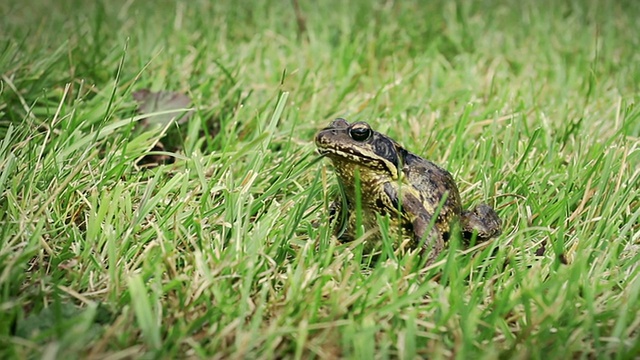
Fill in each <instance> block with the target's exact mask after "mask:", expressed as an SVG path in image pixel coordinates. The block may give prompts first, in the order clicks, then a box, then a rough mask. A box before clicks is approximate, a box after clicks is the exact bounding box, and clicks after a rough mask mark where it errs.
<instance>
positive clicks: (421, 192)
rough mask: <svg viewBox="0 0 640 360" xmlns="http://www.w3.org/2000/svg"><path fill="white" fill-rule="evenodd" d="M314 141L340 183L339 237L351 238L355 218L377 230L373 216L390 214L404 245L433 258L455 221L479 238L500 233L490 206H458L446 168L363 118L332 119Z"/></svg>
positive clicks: (468, 235) (334, 206)
mask: <svg viewBox="0 0 640 360" xmlns="http://www.w3.org/2000/svg"><path fill="white" fill-rule="evenodd" d="M315 143H316V146H317V148H318V152H319V153H320V154H321V155H323V156H326V157H327V158H329V159H330V160H331V162H332V163H333V167H334V168H335V173H336V175H337V177H338V180H339V182H340V185H341V187H342V194H343V195H344V199H339V200H337V201H335V202H334V203H333V204H332V206H331V210H332V213H334V214H335V215H336V217H338V218H340V219H343V220H342V221H338V222H339V226H337V227H336V230H337V235H338V237H339V238H340V240H342V241H351V240H353V239H354V237H355V234H356V226H357V223H358V221H359V222H360V224H361V225H362V226H363V227H364V229H365V230H366V231H368V230H370V229H377V228H378V222H377V215H378V214H379V215H387V214H388V215H389V216H390V218H391V219H392V220H393V221H394V223H393V224H394V226H398V227H400V230H401V231H402V232H403V234H408V235H409V236H408V237H409V242H408V247H409V248H420V250H421V251H422V252H423V253H425V255H426V256H427V257H428V260H427V263H431V262H433V260H435V258H436V257H437V256H438V255H439V254H440V253H441V252H442V250H443V249H444V248H445V244H446V242H447V240H448V239H449V237H450V236H451V231H453V230H454V229H458V227H454V226H453V225H454V224H455V223H456V222H458V221H459V223H460V227H459V229H461V230H462V237H463V238H464V239H471V238H472V237H473V236H476V239H477V241H479V242H481V241H486V240H488V239H490V238H492V237H495V236H498V235H500V233H501V222H500V219H499V218H498V215H497V214H496V212H495V211H494V210H493V208H491V207H490V206H488V205H486V204H480V205H478V206H477V207H475V208H473V209H470V210H465V211H463V210H462V206H461V202H460V194H459V192H458V187H457V186H456V183H455V181H454V179H453V176H452V175H451V174H450V173H449V172H448V171H447V170H445V169H443V168H441V167H439V166H438V165H436V164H434V163H432V162H431V161H428V160H425V159H423V158H421V157H419V156H417V155H415V154H413V153H411V152H409V151H407V150H406V149H404V148H403V147H402V146H400V145H399V144H398V143H397V142H395V141H394V140H393V139H391V138H389V137H388V136H386V135H384V134H381V133H379V132H377V131H375V130H373V129H372V128H371V126H369V124H367V123H366V122H354V123H352V124H350V123H348V122H347V121H346V120H344V119H336V120H334V121H333V122H332V123H331V125H330V126H329V127H327V128H325V129H323V130H321V131H320V132H318V133H317V135H316V137H315ZM358 190H359V191H358ZM358 198H359V199H360V206H359V209H360V214H357V213H358V212H357V211H356V210H357V209H358V206H357V200H356V199H358ZM340 214H342V215H343V216H340ZM434 217H436V218H435V219H434ZM432 221H433V224H434V225H433V226H431V223H432Z"/></svg>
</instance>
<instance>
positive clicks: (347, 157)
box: [317, 147, 398, 179]
mask: <svg viewBox="0 0 640 360" xmlns="http://www.w3.org/2000/svg"><path fill="white" fill-rule="evenodd" d="M317 151H318V153H319V154H320V156H322V157H325V156H326V157H328V158H330V159H332V160H333V161H335V160H337V161H349V162H352V163H354V164H356V165H361V166H365V167H368V168H371V169H375V170H378V171H385V172H387V173H389V174H390V175H391V177H392V178H394V179H396V178H397V176H398V169H397V168H396V167H395V166H394V165H393V164H392V163H391V162H390V161H388V160H385V159H383V158H380V157H377V156H370V155H368V154H367V153H364V152H362V151H358V150H357V149H351V148H340V149H338V148H333V147H318V148H317Z"/></svg>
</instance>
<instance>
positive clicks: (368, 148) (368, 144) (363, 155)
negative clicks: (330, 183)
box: [315, 119, 403, 182]
mask: <svg viewBox="0 0 640 360" xmlns="http://www.w3.org/2000/svg"><path fill="white" fill-rule="evenodd" d="M315 142H316V147H317V148H318V152H319V153H320V154H321V155H323V156H327V157H328V158H329V159H331V161H332V162H333V165H334V166H335V168H336V170H337V173H338V175H339V176H340V177H341V178H342V180H343V181H348V182H351V181H352V180H353V179H351V177H353V174H354V169H355V168H356V167H357V168H359V171H360V172H363V171H369V172H373V173H375V175H376V176H377V177H389V178H391V179H393V180H396V179H398V173H399V170H398V168H399V167H400V166H401V162H402V151H403V149H402V147H401V146H400V145H399V144H398V143H396V142H395V141H393V140H392V139H390V138H389V137H387V136H385V135H384V134H381V133H379V132H377V131H375V130H373V129H371V126H369V124H367V123H366V122H362V121H360V122H354V123H352V124H349V123H348V122H347V121H346V120H345V119H336V120H334V121H333V122H332V123H331V125H329V127H326V128H324V129H322V130H320V131H319V132H318V134H316V138H315Z"/></svg>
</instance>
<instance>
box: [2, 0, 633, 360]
mask: <svg viewBox="0 0 640 360" xmlns="http://www.w3.org/2000/svg"><path fill="white" fill-rule="evenodd" d="M298 6H299V12H298V14H297V15H296V11H295V6H293V5H292V3H289V2H280V3H273V2H253V1H252V2H249V1H240V2H227V1H215V2H193V3H186V2H177V3H175V2H169V1H160V2H156V3H154V4H151V3H145V2H131V1H128V2H124V1H117V2H116V3H109V4H107V3H105V2H101V1H98V2H93V3H86V4H85V3H78V2H74V1H60V2H58V3H56V4H50V5H49V6H44V5H43V4H38V5H34V4H30V5H29V6H27V5H25V4H21V3H18V2H8V3H3V4H1V5H0V9H2V13H3V14H7V15H5V17H4V20H6V21H3V22H2V25H0V30H2V31H0V34H1V35H0V36H1V37H2V42H1V44H2V51H0V72H1V75H2V78H1V83H0V169H1V173H0V290H1V291H0V344H2V346H0V349H1V350H0V353H1V354H2V356H1V357H3V358H23V357H33V356H36V357H38V356H39V357H45V356H55V357H67V356H73V357H82V358H87V357H89V358H125V357H136V358H137V357H144V356H150V357H204V358H211V357H216V358H226V357H230V356H234V357H238V358H256V357H266V358H270V357H278V358H280V357H287V358H309V357H318V358H335V357H346V358H387V357H394V358H395V357H401V358H415V357H429V358H436V357H444V358H453V357H460V358H467V357H484V358H495V357H502V358H541V357H543V356H545V357H552V358H555V357H566V356H571V357H588V358H591V357H605V358H609V357H617V358H633V357H637V356H638V354H640V345H638V344H640V341H638V334H639V326H640V320H639V319H640V317H639V316H638V314H639V311H640V302H638V301H637V299H638V297H639V294H638V293H639V291H640V276H639V269H638V266H637V264H638V261H639V260H640V227H639V226H638V223H639V221H638V219H639V217H640V209H639V206H638V205H639V204H640V192H639V188H638V184H639V183H640V171H639V170H638V169H640V166H639V164H640V150H639V149H640V141H639V137H640V110H639V109H638V106H637V103H638V101H639V94H640V93H639V89H638V84H639V83H640V68H638V66H637V64H638V60H639V59H638V53H637V51H636V49H638V48H639V47H640V43H639V42H640V40H639V39H640V38H638V36H637V34H638V33H640V29H639V28H638V23H637V21H636V19H637V18H638V16H639V15H640V9H639V8H638V6H637V5H636V4H635V3H634V2H618V3H616V4H611V3H608V2H598V1H591V2H561V3H557V2H550V1H542V2H535V3H534V2H513V1H506V0H505V1H499V2H491V3H488V2H464V1H462V2H446V1H442V2H440V1H436V2H429V3H427V4H423V3H421V2H418V1H404V2H367V1H351V2H342V1H329V2H319V3H313V4H312V3H303V2H301V3H300V4H298ZM300 15H302V16H300ZM296 16H298V17H296ZM36 18H37V19H42V20H37V21H36V20H33V19H36ZM29 19H31V20H29ZM301 21H302V23H303V24H304V26H302V27H301V26H300V24H301V23H300V22H301ZM302 30H304V31H302ZM140 89H151V90H153V91H176V92H181V93H184V94H187V95H188V96H189V97H190V99H191V100H192V104H193V106H192V108H193V109H194V112H193V115H192V118H191V121H190V122H189V123H188V124H182V125H180V128H179V129H178V130H179V132H180V133H181V134H182V143H181V145H180V149H179V150H178V151H177V152H176V154H175V156H176V161H175V162H174V163H172V164H165V165H161V166H158V167H153V168H147V169H141V168H140V167H138V166H137V162H138V161H139V160H140V159H141V158H142V157H143V156H145V155H146V154H148V151H149V150H150V149H152V148H153V146H154V144H155V143H156V141H157V140H158V139H160V138H161V136H162V134H163V129H154V130H149V131H140V130H139V128H138V126H137V124H138V123H139V122H140V121H141V119H143V118H144V116H142V115H139V114H137V113H136V103H135V101H134V100H133V97H132V93H133V92H134V91H136V90H140ZM337 116H343V117H346V118H348V119H349V120H350V121H354V120H365V121H368V122H369V123H371V124H372V126H373V127H374V128H375V129H377V130H379V131H381V132H383V133H386V134H388V135H389V136H391V137H392V138H394V139H396V140H397V141H398V142H400V143H401V144H403V145H404V146H405V147H406V148H407V149H409V150H410V151H412V152H415V153H417V154H418V155H420V156H423V157H425V158H428V159H431V160H433V161H435V162H437V163H439V164H442V165H443V166H445V167H446V168H448V169H449V170H450V171H452V172H453V173H454V174H455V177H456V179H457V181H458V183H459V186H460V190H461V193H462V198H463V201H464V202H465V205H472V204H477V203H479V202H482V201H487V202H489V203H490V204H492V205H494V206H495V207H496V208H497V209H498V212H499V214H500V216H501V217H502V219H503V222H504V233H503V235H501V236H500V237H499V238H498V239H496V240H495V241H493V242H491V243H489V244H486V245H483V246H478V247H476V248H472V249H469V250H462V249H458V248H456V247H455V246H454V247H453V248H452V249H450V250H449V251H448V252H447V253H446V254H445V255H444V256H443V257H441V261H440V262H438V264H437V265H436V266H433V267H430V268H427V269H422V268H420V267H419V265H418V264H419V261H418V260H419V259H417V258H415V257H412V256H407V257H400V258H397V259H388V260H385V261H379V262H377V263H374V264H372V265H371V266H367V265H366V264H364V263H363V262H362V261H361V258H362V245H361V244H360V243H358V242H354V243H351V244H339V243H337V242H336V241H335V239H333V238H332V237H331V229H329V228H328V226H327V208H328V204H329V202H330V201H331V195H332V194H334V193H335V191H336V189H337V184H336V181H335V179H334V176H333V174H332V172H331V168H330V167H328V166H327V164H326V162H324V161H318V159H317V156H316V154H315V152H314V147H313V144H312V138H313V135H314V133H315V132H316V131H317V130H318V129H320V128H322V127H324V126H326V125H327V124H328V123H329V121H330V120H332V119H333V118H334V117H337ZM211 121H213V122H215V123H216V124H217V126H218V127H217V128H216V131H215V132H212V131H210V130H211V129H210V128H209V126H210V123H211ZM174 126H175V125H174ZM164 130H166V129H164ZM541 247H544V249H545V251H544V253H543V252H542V251H541V250H540V249H541Z"/></svg>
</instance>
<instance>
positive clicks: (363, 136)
mask: <svg viewBox="0 0 640 360" xmlns="http://www.w3.org/2000/svg"><path fill="white" fill-rule="evenodd" d="M371 134H373V131H371V128H370V127H369V124H367V123H355V124H353V126H351V129H349V136H351V138H352V139H353V140H355V141H366V140H367V139H369V138H370V137H371Z"/></svg>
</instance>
